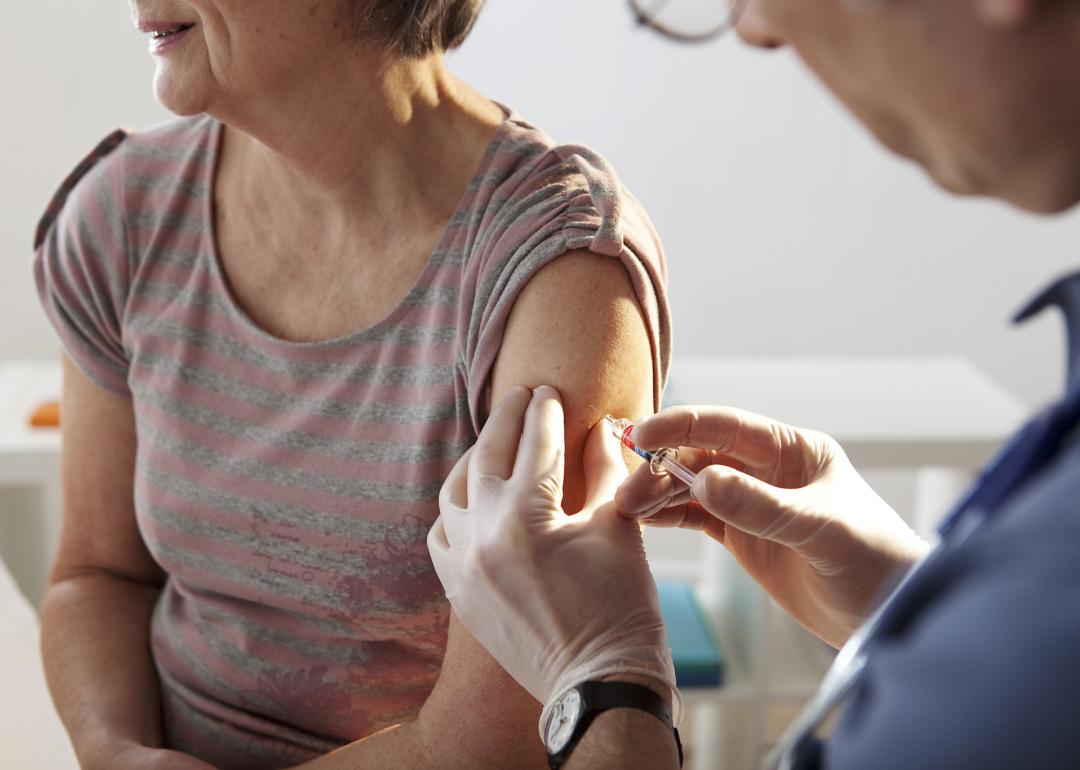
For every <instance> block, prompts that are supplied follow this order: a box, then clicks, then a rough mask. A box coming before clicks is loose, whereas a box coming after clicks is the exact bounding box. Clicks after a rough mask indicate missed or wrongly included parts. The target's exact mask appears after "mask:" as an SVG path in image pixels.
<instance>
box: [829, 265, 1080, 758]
mask: <svg viewBox="0 0 1080 770" xmlns="http://www.w3.org/2000/svg"><path fill="white" fill-rule="evenodd" d="M1053 305H1056V306H1059V307H1060V308H1061V309H1062V310H1063V311H1064V313H1065V318H1066V325H1067V327H1068V355H1069V370H1068V371H1069V376H1068V391H1067V393H1068V394H1075V392H1076V391H1077V390H1078V389H1080V273H1077V274H1074V275H1071V276H1068V277H1066V278H1064V279H1062V280H1060V281H1058V282H1057V283H1055V284H1054V285H1053V286H1051V287H1050V288H1049V289H1047V290H1046V291H1045V292H1043V293H1042V294H1040V295H1039V297H1037V298H1036V300H1035V301H1034V302H1032V303H1031V304H1029V305H1028V306H1027V307H1026V308H1025V310H1024V311H1023V312H1022V313H1021V315H1020V317H1019V319H1018V320H1023V319H1025V318H1028V317H1030V316H1031V315H1034V314H1035V313H1037V312H1039V311H1041V310H1042V309H1044V308H1046V307H1048V306H1053ZM1067 397H1068V396H1067ZM902 611H903V612H904V613H905V615H904V618H903V619H902V622H900V623H895V624H891V626H892V627H891V629H890V631H889V633H887V634H886V635H884V636H883V637H881V638H879V639H878V640H877V641H875V642H874V644H873V646H872V648H870V649H869V651H868V652H869V659H868V662H867V666H866V669H865V671H864V673H863V675H862V677H861V678H860V680H859V682H858V684H857V685H856V686H855V688H854V690H853V693H852V696H851V698H850V699H849V702H848V705H847V707H846V708H845V710H844V712H843V714H842V716H841V719H840V723H839V725H838V727H837V730H836V732H835V733H834V735H833V736H832V737H831V738H830V739H829V740H828V742H826V743H825V744H824V745H822V746H820V749H821V753H820V754H819V759H820V761H821V764H822V765H823V766H824V767H826V768H829V770H868V769H872V770H892V769H893V768H896V769H897V770H899V769H900V768H903V770H911V769H912V768H920V769H923V770H927V769H931V768H943V769H944V768H948V770H955V769H956V768H980V769H981V770H992V769H996V768H1002V770H1004V769H1005V768H1008V770H1019V769H1020V768H1080V426H1078V427H1076V428H1073V430H1072V432H1071V434H1070V436H1069V438H1068V439H1067V440H1066V441H1065V443H1064V445H1063V446H1062V447H1061V448H1060V450H1059V452H1058V453H1057V455H1056V456H1055V457H1054V458H1053V459H1052V460H1051V461H1050V462H1049V463H1047V464H1045V465H1044V466H1043V467H1042V468H1041V469H1040V470H1039V471H1037V472H1036V473H1034V474H1032V475H1031V477H1030V478H1028V479H1027V480H1026V481H1025V482H1024V484H1023V485H1022V486H1021V488H1020V489H1019V490H1018V491H1016V492H1015V493H1013V495H1012V496H1011V497H1010V498H1009V499H1008V500H1007V501H1005V503H1004V505H1003V507H1002V508H1001V509H1000V512H999V513H998V514H997V515H996V516H995V517H994V518H993V519H992V520H991V521H989V522H987V523H986V524H985V525H984V526H982V527H981V528H980V529H979V530H977V531H976V532H974V533H973V534H972V535H971V536H970V537H968V538H967V539H966V540H964V541H963V542H962V543H960V544H959V545H957V546H955V547H953V548H949V549H948V550H947V551H946V552H944V553H943V554H941V557H940V558H937V559H935V562H934V563H933V564H931V565H927V569H926V570H924V574H921V575H920V576H919V577H918V578H917V579H916V580H914V581H913V584H912V585H911V586H910V587H909V591H908V596H907V598H906V600H905V602H904V606H903V608H902Z"/></svg>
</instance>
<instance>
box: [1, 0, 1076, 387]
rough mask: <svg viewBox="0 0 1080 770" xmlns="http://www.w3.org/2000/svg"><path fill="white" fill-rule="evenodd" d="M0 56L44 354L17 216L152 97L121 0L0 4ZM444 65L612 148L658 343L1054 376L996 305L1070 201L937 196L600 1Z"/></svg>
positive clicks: (12, 190)
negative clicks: (635, 224) (664, 297)
mask: <svg viewBox="0 0 1080 770" xmlns="http://www.w3.org/2000/svg"><path fill="white" fill-rule="evenodd" d="M0 56H2V57H3V58H2V64H3V66H2V67H0V73H2V74H0V77H2V78H3V82H2V86H3V89H2V93H3V94H4V95H5V99H6V108H5V110H4V113H5V115H6V119H5V120H3V121H2V125H3V129H2V130H3V132H4V133H3V140H4V141H3V146H4V148H5V152H4V153H0V170H2V173H0V212H2V215H0V216H2V220H0V255H2V260H3V261H2V262H0V358H3V357H8V356H42V355H49V354H51V353H52V351H53V350H54V349H55V344H54V342H53V337H52V335H51V331H50V330H49V329H48V327H47V324H46V323H45V321H44V319H43V317H42V315H41V313H40V312H39V311H38V308H37V300H36V298H35V297H34V294H33V291H32V285H31V282H30V273H29V252H30V248H29V246H30V240H31V236H32V232H33V228H34V224H35V222H36V220H37V217H38V215H39V214H40V212H41V210H42V208H43V207H44V205H45V203H46V202H47V200H48V197H49V195H50V194H51V192H52V190H53V188H54V187H55V185H56V183H57V182H58V181H59V180H60V178H61V177H62V176H63V175H64V173H65V172H66V171H67V169H68V168H70V166H71V165H72V164H74V163H75V162H76V161H77V160H79V159H80V158H81V157H82V154H83V153H85V152H86V151H87V150H88V149H89V148H90V147H91V146H92V145H93V144H94V142H96V141H97V139H98V138H100V137H101V136H102V135H104V134H105V133H106V132H107V131H108V130H109V129H110V128H112V127H113V126H115V125H127V126H138V125H146V124H149V123H153V122H157V121H159V120H161V119H163V118H164V117H165V113H163V111H162V110H161V109H160V108H159V107H157V106H156V105H155V104H154V102H153V99H152V96H151V92H150V85H149V82H150V76H151V72H152V63H151V61H150V57H149V56H148V55H147V53H146V50H145V41H144V40H143V39H142V37H141V36H140V35H138V34H137V33H136V32H134V30H133V29H132V28H131V26H130V24H129V23H128V22H127V4H126V3H125V2H123V0H112V1H111V2H104V1H103V0H95V2H93V3H71V2H67V1H62V0H34V2H33V3H3V4H2V9H0ZM452 65H453V67H454V68H455V70H456V71H458V72H459V73H460V74H462V75H463V76H464V77H465V78H466V79H467V80H469V81H470V82H472V83H473V84H474V85H476V86H477V87H478V88H480V90H481V91H483V92H485V93H487V94H489V95H490V96H492V97H494V98H497V99H500V100H502V101H505V102H507V103H510V104H512V105H513V106H515V107H517V108H518V109H519V110H520V111H521V112H522V113H523V114H525V115H526V116H527V117H528V118H529V119H530V120H532V121H533V122H534V123H536V124H538V125H540V126H542V127H544V128H545V129H547V130H548V132H549V133H551V134H552V135H553V136H555V137H556V138H557V139H560V140H562V141H576V142H583V143H586V144H591V145H593V146H595V147H597V148H599V149H600V150H601V151H602V152H604V153H605V154H606V155H607V156H608V157H609V158H610V159H611V160H612V161H613V162H614V163H615V165H616V167H617V168H618V169H619V171H620V173H621V175H622V177H623V180H624V181H625V182H626V183H627V184H628V185H629V186H630V187H631V188H632V189H633V190H634V191H635V193H636V194H637V195H638V197H639V198H641V199H642V200H643V201H644V202H645V204H646V205H647V207H648V208H649V210H650V212H651V213H652V215H653V218H654V219H655V221H656V223H657V225H658V226H659V228H660V231H661V233H662V234H663V236H664V238H665V241H666V244H667V248H668V254H669V257H670V264H671V294H672V301H673V302H672V304H673V308H674V314H675V331H676V352H677V353H683V354H704V353H715V354H740V355H747V354H750V355H753V354H764V355H772V354H793V353H800V354H807V353H905V354H918V353H946V352H947V353H963V354H966V355H968V356H970V357H971V358H973V359H974V360H976V361H977V362H978V363H980V364H981V365H983V366H984V367H985V368H986V369H988V370H989V371H990V372H992V373H993V374H994V375H995V376H997V377H998V378H999V379H1000V380H1001V381H1002V382H1003V383H1005V384H1006V385H1007V386H1009V387H1010V388H1012V389H1013V390H1014V391H1016V392H1017V393H1019V394H1020V395H1022V396H1023V397H1024V398H1026V399H1028V400H1030V401H1037V400H1041V399H1042V398H1044V397H1046V396H1048V395H1049V394H1050V393H1052V392H1054V390H1055V389H1056V388H1057V387H1058V381H1059V379H1060V377H1061V366H1060V361H1059V360H1058V359H1059V357H1060V331H1059V323H1058V322H1057V321H1056V320H1051V319H1049V318H1044V319H1041V320H1040V321H1037V322H1035V323H1034V324H1032V325H1031V326H1030V327H1029V328H1027V329H1025V330H1023V331H1013V330H1011V329H1010V328H1009V327H1008V325H1007V323H1006V319H1007V317H1008V314H1009V313H1010V312H1011V311H1012V310H1013V309H1014V308H1015V307H1016V306H1017V304H1018V303H1019V302H1021V301H1022V299H1023V298H1025V297H1026V296H1027V295H1028V294H1029V293H1030V292H1032V291H1033V290H1035V289H1036V288H1037V287H1038V286H1039V285H1040V284H1042V283H1043V282H1044V281H1045V280H1046V279H1048V278H1049V277H1051V276H1052V275H1054V274H1056V273H1058V272H1061V271H1063V270H1065V269H1067V268H1068V267H1069V266H1070V265H1076V264H1078V259H1077V257H1078V256H1080V217H1078V216H1070V217H1066V218H1059V219H1056V220H1049V221H1048V220H1039V219H1035V218H1030V217H1026V216H1022V215H1019V214H1017V213H1015V212H1012V211H1009V210H1007V209H1005V208H1004V207H1002V206H1000V205H997V204H992V203H986V202H970V201H969V202H960V201H956V200H951V199H949V198H947V197H946V196H944V195H942V194H939V193H937V192H936V191H934V190H933V189H932V187H931V185H930V183H929V182H927V181H926V180H925V179H924V178H923V176H922V174H921V172H919V171H917V170H914V169H912V168H910V167H909V166H907V165H906V164H903V163H901V162H898V161H895V160H893V159H890V158H888V157H886V156H885V155H884V154H883V153H881V152H879V151H878V150H877V149H876V148H875V147H874V146H873V145H872V143H871V142H870V140H868V139H867V138H865V137H864V135H863V133H862V131H861V130H860V129H859V128H858V127H857V126H855V125H854V124H853V122H852V121H851V120H850V119H849V118H848V117H847V116H846V114H844V113H843V112H842V111H841V110H840V109H839V108H838V107H837V106H836V105H835V104H834V103H833V102H832V100H831V98H830V97H828V96H826V95H825V94H824V93H823V92H822V90H821V89H820V88H819V87H818V86H817V84H816V83H814V82H813V81H812V79H811V77H809V76H808V75H806V74H804V73H803V72H802V70H801V69H800V67H799V65H798V63H797V62H796V61H795V60H794V58H793V57H792V56H790V55H788V54H761V53H756V52H752V51H749V50H747V49H745V48H743V47H741V46H739V45H738V44H737V43H736V41H734V40H725V41H723V42H722V43H719V44H714V45H711V46H707V47H694V48H681V47H676V46H673V45H669V44H667V43H665V42H663V41H660V40H659V39H654V36H652V35H651V34H649V33H646V32H644V31H641V30H638V29H636V28H635V27H634V26H633V24H632V22H631V20H630V17H629V15H628V14H627V13H626V10H625V8H624V5H623V3H622V2H621V0H588V1H587V2H583V0H490V5H489V8H488V9H487V11H486V12H485V14H484V16H483V17H482V18H481V21H480V24H479V25H478V28H477V30H476V32H475V35H474V37H473V38H472V39H471V40H470V41H469V42H468V44H467V45H466V47H465V49H464V50H462V51H461V52H459V53H457V54H455V55H454V57H453V62H452ZM718 398H722V394H718Z"/></svg>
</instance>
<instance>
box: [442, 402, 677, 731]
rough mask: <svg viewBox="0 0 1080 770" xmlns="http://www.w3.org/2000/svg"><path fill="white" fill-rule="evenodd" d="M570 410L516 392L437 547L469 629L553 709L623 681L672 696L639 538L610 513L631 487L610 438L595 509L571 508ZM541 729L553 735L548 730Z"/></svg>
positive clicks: (468, 469) (461, 479) (445, 495)
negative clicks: (635, 680)
mask: <svg viewBox="0 0 1080 770" xmlns="http://www.w3.org/2000/svg"><path fill="white" fill-rule="evenodd" d="M563 454H564V436H563V410H562V404H561V403H560V401H559V397H558V393H557V392H556V391H555V390H554V389H553V388H549V387H543V388H538V389H537V390H536V391H535V393H531V392H530V391H529V390H527V389H525V388H516V389H514V390H513V391H511V392H510V393H509V394H508V395H507V396H506V398H505V399H504V400H503V401H502V402H500V403H499V405H498V406H496V407H495V410H494V411H493V412H492V414H491V417H490V418H489V419H488V422H487V424H486V425H485V427H484V430H483V432H482V433H481V435H480V438H479V439H478V440H477V442H476V444H475V446H473V448H472V449H470V450H469V452H468V453H466V455H465V456H464V457H462V458H461V460H460V461H459V462H458V464H457V465H456V466H455V467H454V470H453V471H452V472H451V473H450V476H449V477H448V478H447V480H446V483H445V484H444V485H443V488H442V492H441V494H440V496H439V508H440V511H441V514H442V515H441V516H440V517H439V519H438V520H437V521H436V522H435V526H434V527H433V528H432V530H431V533H430V534H429V535H428V548H429V550H430V551H431V559H432V561H433V562H434V564H435V571H436V572H437V573H438V575H439V579H440V580H442V583H443V587H444V588H445V589H446V596H447V598H448V599H449V600H450V604H451V606H452V607H453V608H454V612H455V613H456V614H457V616H458V618H459V619H460V620H461V622H462V623H463V624H464V625H465V627H466V628H468V629H469V631H470V632H471V633H472V634H473V635H474V636H475V637H476V639H477V640H478V641H479V642H480V643H481V644H482V645H483V646H484V647H485V648H487V650H488V651H489V652H490V653H491V655H492V657H494V658H495V660H497V661H498V662H499V664H500V665H501V666H502V667H503V668H504V669H506V671H507V672H508V673H509V674H510V675H511V676H512V677H514V679H515V680H517V681H518V683H520V684H521V686H522V687H524V688H525V689H526V690H528V691H529V692H530V693H531V694H532V695H533V697H535V698H536V699H537V700H538V701H540V702H541V703H542V704H544V713H543V716H542V717H541V722H540V724H541V726H542V725H543V724H544V723H545V721H546V717H547V714H548V709H549V708H550V706H551V704H552V702H553V701H554V700H555V699H556V698H557V697H558V696H559V695H561V694H562V693H563V692H564V691H565V690H567V689H568V688H570V687H572V686H574V685H576V684H578V683H580V682H583V681H585V680H590V679H599V678H601V677H608V676H611V675H617V674H622V675H626V674H632V675H636V676H641V677H647V678H649V680H651V681H653V682H655V685H656V686H655V688H654V689H656V690H657V691H658V692H659V693H662V694H663V693H665V692H667V691H668V690H670V692H671V694H672V701H673V703H672V706H673V709H672V710H673V715H674V716H675V719H676V720H678V718H679V716H680V715H681V701H680V698H679V695H678V691H677V690H676V689H675V670H674V666H673V665H672V660H671V650H670V648H669V646H668V641H667V634H666V632H665V630H664V623H663V620H662V619H661V616H660V605H659V599H658V597H657V592H656V585H655V583H654V582H653V579H652V575H651V574H650V573H649V568H648V564H647V563H646V561H645V550H644V546H643V544H642V538H641V530H640V528H639V526H638V525H637V524H636V523H635V522H633V521H629V520H628V519H626V518H625V517H622V516H620V515H619V514H618V513H617V511H616V510H615V506H614V503H612V502H610V501H611V500H612V498H613V496H614V493H615V489H616V487H617V486H618V484H619V482H620V481H622V480H623V479H624V478H625V477H626V466H625V465H623V460H622V457H621V452H620V450H619V448H618V445H617V442H616V441H615V440H614V439H612V438H610V437H609V436H607V435H606V432H605V431H604V430H603V429H602V426H600V427H598V428H594V429H593V431H592V433H591V434H590V436H589V439H588V441H587V442H586V446H585V456H584V464H585V476H586V497H585V507H584V509H583V510H582V511H581V513H579V514H576V515H575V516H572V517H571V516H567V515H566V514H565V513H564V512H563V510H562V508H561V500H562V487H563ZM541 729H542V727H541Z"/></svg>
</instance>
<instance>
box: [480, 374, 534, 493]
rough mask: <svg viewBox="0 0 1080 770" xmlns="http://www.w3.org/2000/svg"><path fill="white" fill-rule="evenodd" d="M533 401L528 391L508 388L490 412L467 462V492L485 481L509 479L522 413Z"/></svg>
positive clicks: (515, 453)
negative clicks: (479, 482)
mask: <svg viewBox="0 0 1080 770" xmlns="http://www.w3.org/2000/svg"><path fill="white" fill-rule="evenodd" d="M531 398H532V391H530V390H529V389H528V388H522V387H517V388H511V389H510V390H509V391H508V392H507V394H506V396H504V397H503V399H502V400H501V401H500V402H499V403H498V404H497V405H496V406H495V408H494V409H492V410H491V416H490V417H488V419H487V423H485V425H484V429H483V430H482V431H480V437H479V438H478V439H477V440H476V443H475V444H474V445H473V448H472V459H471V460H470V461H469V488H470V489H474V488H475V487H474V485H475V483H476V482H477V481H478V480H479V479H481V478H485V477H494V478H497V479H508V478H510V475H511V474H512V473H513V471H514V458H515V457H516V456H517V448H518V441H519V440H520V438H521V427H522V424H523V422H524V419H525V410H526V409H527V408H528V406H529V401H530V399H531Z"/></svg>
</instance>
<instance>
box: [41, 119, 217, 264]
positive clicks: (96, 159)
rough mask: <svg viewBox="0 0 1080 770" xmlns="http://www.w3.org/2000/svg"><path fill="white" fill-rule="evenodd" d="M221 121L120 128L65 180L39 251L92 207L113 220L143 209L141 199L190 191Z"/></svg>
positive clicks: (44, 224)
mask: <svg viewBox="0 0 1080 770" xmlns="http://www.w3.org/2000/svg"><path fill="white" fill-rule="evenodd" d="M216 125H217V124H216V122H215V121H213V120H212V119H211V118H209V117H207V116H197V117H191V118H180V119H176V120H171V121H169V122H167V123H163V124H161V125H158V126H154V127H151V128H148V129H142V130H137V131H131V130H126V129H116V130H114V131H112V132H110V133H109V134H108V135H107V136H106V137H105V138H103V139H102V140H100V141H99V142H98V143H97V144H95V145H94V147H93V148H92V149H91V150H90V151H89V152H88V153H87V154H86V155H85V156H84V157H83V159H82V160H80V161H79V162H78V163H77V164H76V165H75V166H74V167H73V168H72V170H71V171H70V172H69V173H68V174H67V175H66V176H65V177H64V178H63V180H62V181H61V182H60V185H59V186H58V187H57V188H56V191H55V192H54V193H53V195H52V198H51V199H50V201H49V204H48V205H47V206H46V208H45V211H44V213H43V214H42V216H41V219H40V220H39V222H38V226H37V230H36V233H35V237H34V246H35V249H37V248H40V246H41V244H42V242H43V241H44V239H45V238H46V236H47V234H48V233H49V231H50V230H51V229H52V228H53V227H55V226H56V225H57V223H58V220H60V219H62V218H64V217H70V218H74V219H79V218H81V217H82V215H83V213H84V212H85V210H86V209H87V208H101V209H104V210H105V211H106V212H107V213H108V215H109V216H110V217H111V218H112V219H113V220H114V221H119V220H122V219H124V217H125V216H126V215H127V213H128V212H130V211H133V210H143V208H144V207H143V205H142V199H145V198H146V197H148V196H153V195H156V194H158V193H160V192H161V191H162V190H163V189H164V190H171V191H177V190H180V191H183V190H185V189H186V190H187V191H189V192H190V190H191V188H192V186H193V184H197V183H196V174H195V173H193V171H195V170H196V169H198V170H202V169H203V168H204V164H205V163H207V162H209V160H210V157H211V155H212V150H213V145H214V136H215V127H216Z"/></svg>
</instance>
